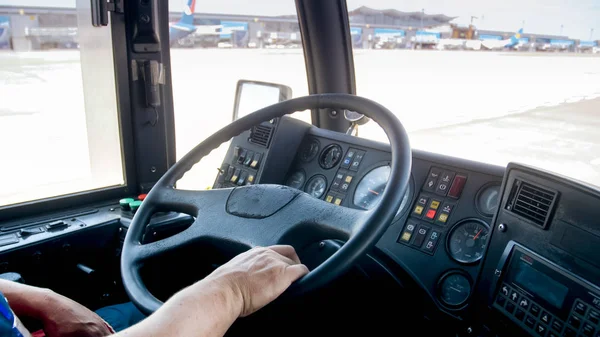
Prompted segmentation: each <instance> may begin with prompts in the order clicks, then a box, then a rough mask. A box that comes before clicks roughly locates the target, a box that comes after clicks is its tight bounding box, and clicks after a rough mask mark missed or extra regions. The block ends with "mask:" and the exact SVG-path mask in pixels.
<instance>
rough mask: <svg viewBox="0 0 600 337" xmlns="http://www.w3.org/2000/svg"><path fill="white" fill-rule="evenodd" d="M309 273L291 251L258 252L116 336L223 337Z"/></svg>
mask: <svg viewBox="0 0 600 337" xmlns="http://www.w3.org/2000/svg"><path fill="white" fill-rule="evenodd" d="M306 273H308V268H306V266H304V265H303V264H301V263H300V259H299V258H298V255H297V254H296V251H295V250H294V248H292V247H291V246H272V247H268V248H254V249H251V250H249V251H247V252H245V253H243V254H240V255H238V256H236V257H235V258H234V259H232V260H231V261H229V262H228V263H226V264H224V265H223V266H221V267H220V268H218V269H217V270H215V271H214V272H213V273H212V274H210V275H209V276H207V277H206V278H204V279H203V280H202V281H199V282H197V283H195V284H193V285H191V286H189V287H187V288H185V289H183V290H182V291H180V292H179V293H177V294H175V295H174V296H173V297H172V298H170V299H169V300H168V301H167V302H166V303H165V304H164V305H163V306H162V307H161V308H160V309H159V310H158V311H156V312H155V313H154V314H152V315H151V316H150V317H148V318H147V319H145V320H144V321H142V322H140V323H138V324H137V325H135V326H133V327H131V328H129V329H127V330H123V331H121V332H120V333H118V334H117V336H120V337H124V336H128V337H138V336H139V337H142V336H144V337H151V336H199V337H209V336H210V337H213V336H223V335H224V334H225V332H226V331H227V329H229V327H230V326H231V324H233V322H234V321H235V320H236V319H237V318H238V317H243V316H247V315H250V314H251V313H253V312H255V311H257V310H258V309H260V308H262V307H263V306H265V305H267V304H268V303H269V302H271V301H273V300H274V299H275V298H277V297H278V296H279V295H281V293H283V292H284V291H285V290H286V289H287V288H288V287H289V286H290V284H291V283H292V282H294V281H295V280H297V279H298V278H300V277H301V276H303V275H304V274H306Z"/></svg>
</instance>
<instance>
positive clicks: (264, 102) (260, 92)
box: [233, 80, 292, 121]
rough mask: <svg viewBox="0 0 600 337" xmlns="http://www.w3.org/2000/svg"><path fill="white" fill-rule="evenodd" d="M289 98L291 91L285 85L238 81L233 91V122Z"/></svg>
mask: <svg viewBox="0 0 600 337" xmlns="http://www.w3.org/2000/svg"><path fill="white" fill-rule="evenodd" d="M290 98H292V89H291V88H290V87H288V86H287V85H282V84H276V83H267V82H258V81H248V80H239V81H238V82H237V89H236V91H235V105H234V106H233V120H234V121H235V120H236V119H238V118H242V117H244V116H246V115H249V114H251V113H253V112H254V111H256V110H258V109H261V108H264V107H266V106H269V105H272V104H275V103H279V102H283V101H285V100H288V99H290Z"/></svg>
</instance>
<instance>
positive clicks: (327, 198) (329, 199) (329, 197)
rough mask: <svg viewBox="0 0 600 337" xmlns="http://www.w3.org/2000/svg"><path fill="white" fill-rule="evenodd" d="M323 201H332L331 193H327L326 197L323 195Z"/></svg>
mask: <svg viewBox="0 0 600 337" xmlns="http://www.w3.org/2000/svg"><path fill="white" fill-rule="evenodd" d="M325 201H327V202H332V201H333V196H332V195H328V196H327V197H325Z"/></svg>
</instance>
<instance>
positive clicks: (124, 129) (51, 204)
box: [0, 8, 137, 221]
mask: <svg viewBox="0 0 600 337" xmlns="http://www.w3.org/2000/svg"><path fill="white" fill-rule="evenodd" d="M76 10H77V11H79V10H87V9H85V8H76ZM90 15H91V14H90ZM110 19H111V23H110V24H109V26H108V27H102V28H97V29H110V30H111V37H112V42H113V62H114V72H115V73H114V76H115V90H116V98H117V102H116V104H117V116H118V123H119V131H120V142H121V161H122V166H123V180H124V184H123V185H119V186H108V187H103V188H98V189H93V190H86V191H81V192H75V193H70V194H66V195H58V196H53V197H48V198H43V199H36V200H31V201H26V202H22V203H17V204H11V205H6V206H0V221H7V220H10V219H14V218H20V217H25V216H32V215H36V214H40V213H44V212H49V211H60V210H62V209H67V208H72V207H76V206H81V205H85V204H90V203H94V202H100V201H104V200H116V199H119V198H122V197H124V196H128V195H132V194H135V193H137V189H136V182H137V180H136V174H135V167H136V162H135V153H134V148H133V128H132V120H131V115H130V114H129V113H128V112H129V110H130V104H131V98H130V93H129V91H130V90H129V71H128V69H129V60H128V57H127V37H126V35H125V34H124V32H125V27H126V25H125V19H124V16H123V15H122V14H118V13H110Z"/></svg>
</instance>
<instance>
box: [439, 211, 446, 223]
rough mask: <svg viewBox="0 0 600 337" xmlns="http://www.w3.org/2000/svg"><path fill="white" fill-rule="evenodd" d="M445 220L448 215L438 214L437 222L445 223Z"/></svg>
mask: <svg viewBox="0 0 600 337" xmlns="http://www.w3.org/2000/svg"><path fill="white" fill-rule="evenodd" d="M447 220H448V214H446V213H442V214H440V216H438V221H439V222H446V221H447Z"/></svg>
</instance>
